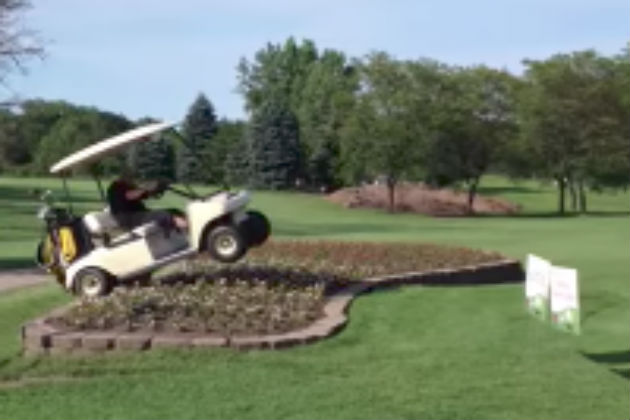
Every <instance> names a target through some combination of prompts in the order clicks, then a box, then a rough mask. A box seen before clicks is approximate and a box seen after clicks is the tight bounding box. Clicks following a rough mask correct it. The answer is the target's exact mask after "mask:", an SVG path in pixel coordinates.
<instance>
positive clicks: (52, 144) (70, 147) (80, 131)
mask: <svg viewBox="0 0 630 420" xmlns="http://www.w3.org/2000/svg"><path fill="white" fill-rule="evenodd" d="M129 127H130V123H129V121H128V120H127V119H126V118H124V117H122V116H120V115H116V114H111V113H106V112H101V111H98V110H96V109H93V108H77V109H75V111H74V112H73V113H71V114H68V115H66V116H64V117H63V118H60V119H58V120H57V121H56V122H55V124H54V125H53V126H52V127H51V128H50V130H49V131H48V132H47V133H46V135H45V136H44V137H43V138H42V140H41V142H40V143H39V148H38V150H37V154H36V156H35V159H34V162H33V164H34V170H35V171H36V173H38V174H42V175H43V174H47V173H48V170H49V167H50V166H51V165H52V164H54V163H55V162H57V161H58V160H59V159H61V158H63V157H65V156H66V155H68V154H69V153H72V152H75V151H77V150H79V149H82V148H84V147H87V146H89V145H90V144H93V143H95V142H98V141H100V140H103V139H104V138H107V137H111V136H113V135H115V134H119V133H120V132H121V131H125V130H127V129H128V128H129ZM111 165H113V167H117V166H118V162H116V161H113V162H111V163H110V162H108V164H107V165H103V163H102V162H99V163H98V164H97V166H99V168H98V170H99V172H103V171H107V168H110V169H111V168H112V166H111ZM88 169H89V168H88ZM80 170H83V168H82V169H80Z"/></svg>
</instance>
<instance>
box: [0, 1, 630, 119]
mask: <svg viewBox="0 0 630 420" xmlns="http://www.w3.org/2000/svg"><path fill="white" fill-rule="evenodd" d="M32 2H33V7H32V9H31V10H29V11H28V12H27V13H26V14H25V15H24V19H23V24H24V25H25V26H26V27H28V28H30V29H33V30H36V31H38V32H39V35H40V37H41V38H42V39H43V40H44V43H45V48H46V57H45V58H44V59H43V60H33V61H30V62H29V64H28V68H29V71H28V74H26V75H14V76H13V77H12V78H11V79H10V81H9V86H10V89H11V92H6V91H3V92H0V96H5V97H6V96H8V95H17V96H18V97H19V98H21V99H30V98H44V99H61V100H67V101H70V102H73V103H76V104H81V105H90V106H97V107H99V108H102V109H104V110H108V111H113V112H117V113H122V114H124V115H126V116H127V117H129V118H132V119H137V118H141V117H144V116H151V117H154V118H159V119H166V120H169V121H180V120H181V119H183V118H184V117H185V115H186V112H187V110H188V107H189V106H190V104H191V103H192V101H193V100H194V99H195V97H196V96H197V94H199V93H200V92H203V93H204V94H206V96H207V97H208V98H209V99H210V100H211V101H212V103H213V104H214V107H215V109H216V112H217V115H218V116H220V117H228V118H244V117H245V116H246V114H245V111H244V109H243V100H242V97H241V95H240V94H239V93H238V92H237V91H236V87H237V73H236V66H237V64H238V62H239V60H240V58H241V57H246V58H248V59H250V60H251V59H252V58H253V56H254V54H255V52H256V51H257V50H258V49H260V48H263V47H264V46H265V45H266V43H267V42H272V43H282V42H284V41H285V40H286V39H287V38H288V37H289V36H293V37H295V38H296V39H297V40H301V39H312V40H313V41H315V44H316V45H317V47H318V48H319V49H320V50H322V49H324V48H334V49H338V50H341V51H343V52H344V53H346V54H347V55H349V56H351V57H362V56H364V55H366V54H368V53H370V52H371V51H375V50H383V51H387V52H388V53H390V54H391V55H393V56H394V57H396V58H399V59H414V58H421V57H428V58H433V59H436V60H440V61H443V62H445V63H448V64H453V65H475V64H486V65H489V66H493V67H497V68H505V69H508V70H510V71H511V72H513V73H516V74H519V73H520V72H522V65H521V60H522V59H524V58H529V59H544V58H546V57H549V56H550V55H552V54H555V53H559V52H571V51H576V50H582V49H588V48H594V49H596V50H598V51H599V52H601V53H603V54H615V53H617V52H619V51H620V50H621V48H623V47H624V46H625V45H626V43H627V42H628V41H629V40H630V21H629V19H628V18H629V17H630V2H629V1H628V0H529V1H525V0H474V1H465V0H460V1H456V0H434V1H428V0H379V1H377V0H334V1H333V0H319V1H311V0H259V1H256V0H223V1H212V0H206V1H203V0H178V1H158V0H107V1H106V0H92V1H86V0H54V1H53V0H32Z"/></svg>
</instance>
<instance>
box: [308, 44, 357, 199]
mask: <svg viewBox="0 0 630 420" xmlns="http://www.w3.org/2000/svg"><path fill="white" fill-rule="evenodd" d="M358 79H359V78H358V72H357V71H356V69H355V67H354V66H353V65H352V64H350V63H349V62H348V60H347V59H346V57H345V56H344V55H343V54H342V53H340V52H337V51H334V50H326V51H324V53H323V54H322V56H321V57H320V59H319V60H318V61H317V62H315V63H313V64H312V66H311V69H310V71H309V73H308V75H307V78H306V81H305V82H304V89H303V91H302V101H301V103H300V106H299V108H298V120H299V123H300V138H301V140H302V152H303V155H304V160H305V168H304V172H305V177H306V180H307V182H309V183H310V184H312V185H314V186H318V187H323V188H326V189H328V188H329V187H332V186H335V185H338V184H339V183H340V182H341V180H340V177H339V174H338V172H339V164H340V162H339V150H340V138H341V132H342V128H343V125H344V123H345V121H346V119H347V118H348V117H349V115H350V113H351V111H352V107H353V105H354V99H355V93H356V91H357V90H358Z"/></svg>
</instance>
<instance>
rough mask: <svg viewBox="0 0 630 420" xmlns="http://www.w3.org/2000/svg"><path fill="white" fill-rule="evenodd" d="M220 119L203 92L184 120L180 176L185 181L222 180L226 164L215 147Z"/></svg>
mask: <svg viewBox="0 0 630 420" xmlns="http://www.w3.org/2000/svg"><path fill="white" fill-rule="evenodd" d="M216 132H217V118H216V115H215V112H214V107H213V106H212V103H210V101H209V100H208V98H207V97H206V96H205V95H204V94H202V93H200V94H199V95H198V96H197V98H196V99H195V101H194V102H193V103H192V105H191V106H190V108H189V110H188V113H187V115H186V119H185V120H184V127H183V137H184V145H183V147H181V148H180V150H179V155H178V158H177V178H178V179H179V180H180V181H183V182H220V181H221V180H220V177H221V175H222V170H223V169H222V168H223V163H222V162H221V161H218V159H217V157H216V154H215V153H214V150H213V141H212V139H213V137H214V135H215V134H216Z"/></svg>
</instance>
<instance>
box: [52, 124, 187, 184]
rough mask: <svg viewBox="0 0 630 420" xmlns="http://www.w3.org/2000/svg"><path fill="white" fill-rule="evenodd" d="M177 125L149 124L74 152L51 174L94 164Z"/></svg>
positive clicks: (58, 163) (59, 163)
mask: <svg viewBox="0 0 630 420" xmlns="http://www.w3.org/2000/svg"><path fill="white" fill-rule="evenodd" d="M175 125H176V124H175V123H170V122H158V123H152V124H147V125H143V126H141V127H137V128H134V129H132V130H129V131H125V132H124V133H121V134H118V135H116V136H114V137H110V138H107V139H105V140H101V141H99V142H98V143H94V144H92V145H90V146H88V147H86V148H85V149H81V150H79V151H78V152H74V153H73V154H71V155H70V156H67V157H65V158H63V159H61V160H60V161H59V162H57V163H55V164H54V165H53V166H51V168H50V173H53V174H58V173H61V172H64V171H67V170H70V169H73V168H76V167H78V166H81V165H86V164H88V163H91V162H94V161H96V160H99V159H101V158H103V157H105V156H107V155H110V154H113V153H116V152H117V151H119V150H120V149H122V148H123V147H125V146H127V145H130V144H131V143H133V142H135V141H139V140H142V139H144V138H146V137H147V136H151V135H154V134H157V133H160V132H162V131H164V130H167V129H169V128H171V127H173V126H175Z"/></svg>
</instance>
